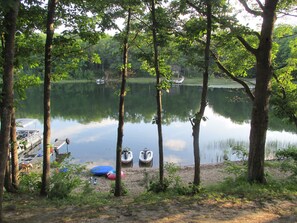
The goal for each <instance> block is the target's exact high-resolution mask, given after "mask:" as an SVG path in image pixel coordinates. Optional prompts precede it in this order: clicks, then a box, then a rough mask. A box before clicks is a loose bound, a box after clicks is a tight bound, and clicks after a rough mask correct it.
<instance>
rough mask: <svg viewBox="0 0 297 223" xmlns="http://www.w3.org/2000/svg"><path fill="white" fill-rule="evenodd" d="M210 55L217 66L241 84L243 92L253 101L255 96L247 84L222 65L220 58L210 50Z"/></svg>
mask: <svg viewBox="0 0 297 223" xmlns="http://www.w3.org/2000/svg"><path fill="white" fill-rule="evenodd" d="M210 53H211V55H212V56H213V58H214V59H215V63H216V64H217V66H218V67H219V68H220V69H221V70H222V71H223V72H224V73H225V74H226V75H227V76H228V77H230V78H231V79H232V80H233V81H235V82H237V83H239V84H241V85H242V86H243V88H244V90H245V92H246V93H247V95H248V96H249V98H250V99H251V100H252V101H254V99H255V96H254V95H253V93H252V92H251V90H250V88H249V86H248V85H247V84H246V83H245V82H244V81H243V80H240V79H239V78H237V77H235V76H234V75H233V74H231V73H230V72H229V71H228V70H227V68H225V67H224V65H223V64H222V63H221V62H220V60H219V59H218V57H217V55H216V54H215V53H214V52H213V51H212V50H210Z"/></svg>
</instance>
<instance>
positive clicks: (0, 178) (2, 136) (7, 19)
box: [0, 0, 20, 222]
mask: <svg viewBox="0 0 297 223" xmlns="http://www.w3.org/2000/svg"><path fill="white" fill-rule="evenodd" d="M12 3H13V4H11V5H10V7H9V8H7V11H6V12H5V16H4V28H5V33H4V36H5V37H4V39H5V43H4V54H3V55H4V58H3V59H4V64H3V87H2V107H1V133H0V222H3V210H2V203H3V192H4V191H3V188H4V178H5V170H6V164H7V159H8V151H9V140H10V127H11V112H12V108H13V62H14V47H15V32H16V22H17V16H18V10H19V4H20V2H19V0H16V1H12Z"/></svg>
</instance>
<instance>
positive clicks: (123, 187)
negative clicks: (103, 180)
mask: <svg viewBox="0 0 297 223" xmlns="http://www.w3.org/2000/svg"><path fill="white" fill-rule="evenodd" d="M109 192H110V193H111V194H114V193H115V182H111V184H110V191H109ZM127 194H128V189H127V187H126V185H125V184H124V183H123V182H121V196H123V195H127Z"/></svg>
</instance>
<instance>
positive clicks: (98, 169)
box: [91, 166, 114, 176]
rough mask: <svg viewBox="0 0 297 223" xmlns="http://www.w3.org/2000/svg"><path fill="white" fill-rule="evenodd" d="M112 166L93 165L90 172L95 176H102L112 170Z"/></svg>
mask: <svg viewBox="0 0 297 223" xmlns="http://www.w3.org/2000/svg"><path fill="white" fill-rule="evenodd" d="M113 170H114V169H113V167H112V166H95V167H93V168H92V169H91V174H93V175H96V176H104V175H106V174H107V173H108V172H109V171H113Z"/></svg>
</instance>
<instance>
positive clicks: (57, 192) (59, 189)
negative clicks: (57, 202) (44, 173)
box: [48, 163, 85, 199]
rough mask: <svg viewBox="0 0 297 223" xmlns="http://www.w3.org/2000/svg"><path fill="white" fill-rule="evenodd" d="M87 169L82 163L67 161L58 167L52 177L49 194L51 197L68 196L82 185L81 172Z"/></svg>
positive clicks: (60, 197)
mask: <svg viewBox="0 0 297 223" xmlns="http://www.w3.org/2000/svg"><path fill="white" fill-rule="evenodd" d="M84 169H85V167H84V166H82V165H77V164H69V163H65V164H62V165H60V166H59V168H57V171H55V172H54V173H53V175H52V177H51V180H50V185H49V193H48V196H49V198H51V199H54V198H57V199H63V198H67V197H68V196H69V195H70V194H71V192H72V191H73V190H74V189H76V188H78V187H79V186H81V185H82V183H83V182H82V180H81V178H80V176H79V174H80V173H81V172H82V171H83V170H84Z"/></svg>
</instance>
